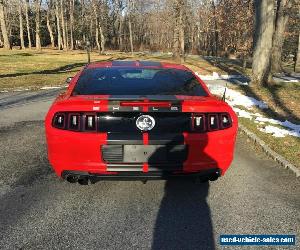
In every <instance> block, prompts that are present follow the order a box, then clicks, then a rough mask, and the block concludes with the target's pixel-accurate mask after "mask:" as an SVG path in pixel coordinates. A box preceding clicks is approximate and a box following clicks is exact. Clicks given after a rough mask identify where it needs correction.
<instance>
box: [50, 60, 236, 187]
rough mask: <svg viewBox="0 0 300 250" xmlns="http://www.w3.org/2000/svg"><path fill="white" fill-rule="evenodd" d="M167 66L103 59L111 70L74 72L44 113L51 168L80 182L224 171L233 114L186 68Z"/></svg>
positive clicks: (233, 135)
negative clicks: (107, 62)
mask: <svg viewBox="0 0 300 250" xmlns="http://www.w3.org/2000/svg"><path fill="white" fill-rule="evenodd" d="M94 67H95V68H97V67H96V66H94ZM167 67H169V68H171V67H170V66H165V67H163V66H162V65H160V66H157V65H155V66H149V65H148V66H144V65H138V66H131V67H128V65H126V66H123V65H121V66H120V65H117V66H114V65H110V69H112V68H113V69H114V70H106V71H105V70H104V71H103V70H100V71H98V74H94V69H93V67H90V68H87V69H85V70H86V72H85V73H83V72H81V73H80V74H78V76H77V77H75V78H74V79H73V80H72V83H71V85H70V87H69V89H68V91H67V93H65V94H64V95H62V96H61V97H59V98H58V99H57V100H56V102H55V103H54V104H53V105H52V107H51V108H50V110H49V112H48V115H47V117H46V135H47V143H48V155H49V160H50V163H51V165H52V166H53V168H54V170H55V172H56V174H57V175H58V176H61V177H63V178H65V179H67V180H69V181H71V182H76V181H79V182H80V183H82V184H85V183H87V181H88V180H91V181H92V182H94V181H97V180H100V179H127V180H129V179H141V180H147V179H168V178H173V177H199V178H203V179H211V180H214V179H216V178H217V177H219V176H220V175H223V174H224V173H225V172H226V170H227V169H228V167H229V166H230V164H231V161H232V159H233V152H234V144H235V139H236V133H237V118H236V115H235V114H234V112H233V111H232V109H231V108H230V107H229V106H228V105H227V104H226V103H225V102H223V101H221V100H218V99H216V98H215V97H213V96H211V95H210V93H209V92H208V90H207V89H206V87H205V86H203V85H202V84H203V83H202V82H201V81H200V80H199V79H198V78H197V77H196V76H195V75H194V74H192V73H191V72H190V71H188V70H187V69H176V70H175V71H172V70H173V69H172V68H171V71H170V70H169V69H168V70H167V71H165V70H164V69H165V68H167ZM100 68H101V69H102V68H104V67H100ZM161 68H163V69H162V70H161ZM145 69H146V70H145ZM149 69H151V70H152V71H151V70H150V71H151V72H150V71H149ZM153 69H157V70H154V71H153ZM178 71H180V72H178ZM182 71H184V73H182ZM91 72H92V73H91ZM99 72H100V73H99ZM116 72H117V73H116ZM166 72H167V73H166ZM119 73H120V74H119ZM84 74H86V75H84ZM89 74H90V75H89ZM91 75H93V76H91ZM157 75H159V77H157V78H156V79H154V78H155V77H156V76H157ZM95 79H96V80H95ZM174 79H176V80H174ZM182 80H184V81H185V82H188V83H186V84H185V85H184V88H187V89H183V88H182V86H181V85H180V84H179V82H180V81H182ZM153 81H154V82H155V84H154V85H153ZM157 81H158V83H157ZM159 81H161V82H159ZM176 81H177V82H176ZM191 82H192V85H193V84H198V85H199V86H200V89H198V86H196V87H195V86H192V87H191ZM195 82H196V83H195ZM162 83H165V85H166V86H164V87H163V88H160V87H157V86H161V85H162ZM177 83H178V84H177ZM101 84H104V85H101ZM139 84H142V85H139ZM174 84H175V85H176V84H177V85H176V86H175V85H174ZM99 85H101V87H99ZM112 85H114V86H112ZM132 85H134V86H133V89H130V88H131V86H132ZM186 85H188V86H186ZM87 86H88V87H87ZM91 86H94V87H91ZM87 88H89V90H88V91H87ZM185 91H186V92H187V93H185ZM196 92H197V93H196ZM131 93H133V94H132V95H131ZM193 93H196V94H195V95H192V94H193Z"/></svg>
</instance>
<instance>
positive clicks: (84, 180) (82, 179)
mask: <svg viewBox="0 0 300 250" xmlns="http://www.w3.org/2000/svg"><path fill="white" fill-rule="evenodd" d="M78 183H79V184H80V185H88V184H89V179H88V178H87V177H80V178H79V179H78Z"/></svg>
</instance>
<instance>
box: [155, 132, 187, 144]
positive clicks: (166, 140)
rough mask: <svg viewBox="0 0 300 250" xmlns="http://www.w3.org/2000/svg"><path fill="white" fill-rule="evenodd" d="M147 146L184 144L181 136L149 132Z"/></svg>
mask: <svg viewBox="0 0 300 250" xmlns="http://www.w3.org/2000/svg"><path fill="white" fill-rule="evenodd" d="M149 144H152V145H166V144H170V145H172V144H175V145H178V144H179V145H180V144H184V136H183V134H164V133H151V131H150V132H149Z"/></svg>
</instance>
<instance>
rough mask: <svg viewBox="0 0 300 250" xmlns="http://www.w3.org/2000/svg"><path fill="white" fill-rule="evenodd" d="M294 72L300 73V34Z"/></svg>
mask: <svg viewBox="0 0 300 250" xmlns="http://www.w3.org/2000/svg"><path fill="white" fill-rule="evenodd" d="M294 70H295V72H297V73H300V33H299V36H298V51H297V57H296V60H295V67H294Z"/></svg>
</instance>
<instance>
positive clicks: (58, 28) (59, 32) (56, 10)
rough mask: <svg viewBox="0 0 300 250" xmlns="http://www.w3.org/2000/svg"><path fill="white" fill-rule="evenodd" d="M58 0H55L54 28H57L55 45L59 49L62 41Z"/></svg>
mask: <svg viewBox="0 0 300 250" xmlns="http://www.w3.org/2000/svg"><path fill="white" fill-rule="evenodd" d="M58 1H59V0H55V17H56V29H57V47H58V49H59V50H61V49H62V48H63V42H62V37H61V29H60V19H59V6H58V5H59V4H58Z"/></svg>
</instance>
